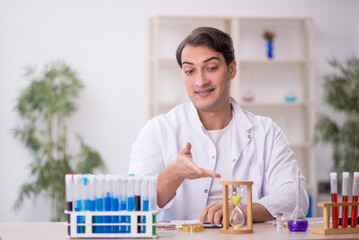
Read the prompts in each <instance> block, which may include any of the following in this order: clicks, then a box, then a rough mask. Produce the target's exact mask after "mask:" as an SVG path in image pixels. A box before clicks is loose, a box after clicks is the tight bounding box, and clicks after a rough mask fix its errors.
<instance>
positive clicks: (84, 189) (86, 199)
mask: <svg viewBox="0 0 359 240" xmlns="http://www.w3.org/2000/svg"><path fill="white" fill-rule="evenodd" d="M81 183H82V184H81V197H82V199H83V206H84V210H85V211H89V210H90V196H89V186H88V174H83V175H82V177H81Z"/></svg>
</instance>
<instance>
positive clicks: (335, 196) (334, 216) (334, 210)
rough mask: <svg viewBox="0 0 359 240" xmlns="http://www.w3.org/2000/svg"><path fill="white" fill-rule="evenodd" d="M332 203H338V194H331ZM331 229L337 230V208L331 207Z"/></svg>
mask: <svg viewBox="0 0 359 240" xmlns="http://www.w3.org/2000/svg"><path fill="white" fill-rule="evenodd" d="M332 202H338V194H337V193H332ZM332 221H333V228H338V223H339V222H338V221H339V219H338V207H332Z"/></svg>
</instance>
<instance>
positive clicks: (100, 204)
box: [95, 175, 105, 233]
mask: <svg viewBox="0 0 359 240" xmlns="http://www.w3.org/2000/svg"><path fill="white" fill-rule="evenodd" d="M104 181H105V176H104V175H96V211H97V212H103V211H104V206H105V203H104V199H105V194H104V186H105V184H104V183H105V182H104ZM95 222H96V223H103V222H104V216H96V217H95ZM95 231H96V233H104V226H95Z"/></svg>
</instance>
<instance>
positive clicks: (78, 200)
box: [74, 174, 84, 233]
mask: <svg viewBox="0 0 359 240" xmlns="http://www.w3.org/2000/svg"><path fill="white" fill-rule="evenodd" d="M81 177H82V176H81V174H76V175H75V176H74V188H75V192H74V200H75V211H76V212H81V211H83V210H84V207H83V199H82V196H81V195H82V194H81V185H82V184H81ZM76 222H77V223H84V217H83V216H77V218H76ZM77 233H84V227H83V226H77Z"/></svg>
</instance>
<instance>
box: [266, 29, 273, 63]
mask: <svg viewBox="0 0 359 240" xmlns="http://www.w3.org/2000/svg"><path fill="white" fill-rule="evenodd" d="M274 37H275V33H274V32H272V31H268V30H265V31H264V32H263V38H264V39H265V40H266V41H267V57H268V58H269V59H272V58H273V40H274Z"/></svg>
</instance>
